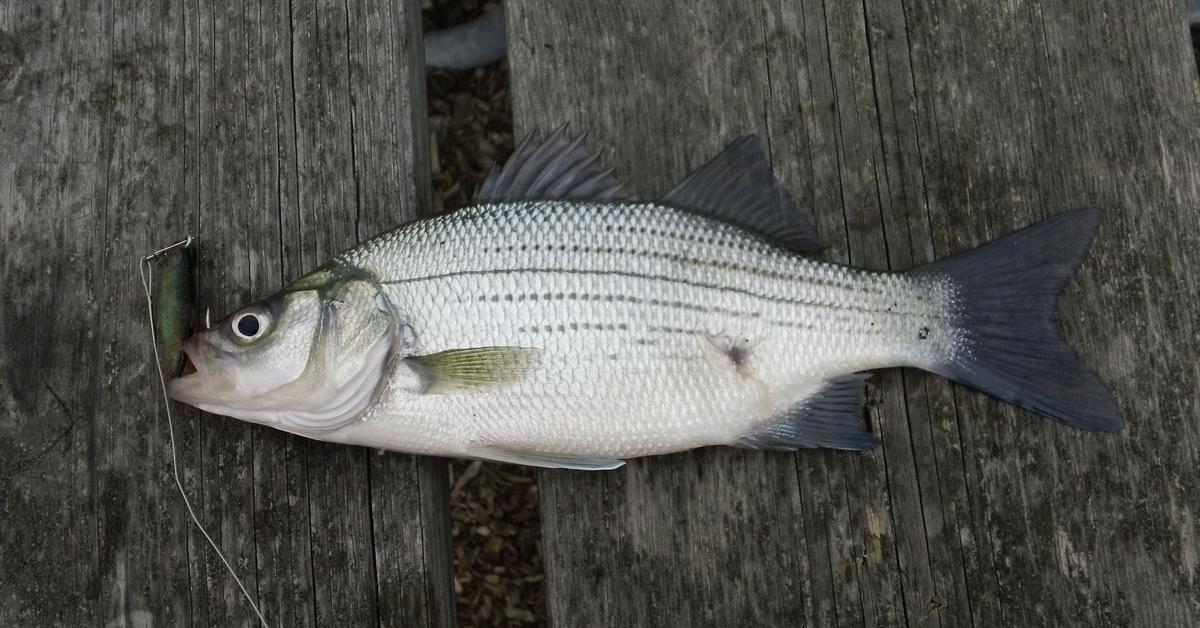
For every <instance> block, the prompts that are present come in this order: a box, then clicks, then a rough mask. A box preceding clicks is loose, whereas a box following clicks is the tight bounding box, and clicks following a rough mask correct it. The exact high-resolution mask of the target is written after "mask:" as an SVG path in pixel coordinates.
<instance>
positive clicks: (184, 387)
mask: <svg viewBox="0 0 1200 628" xmlns="http://www.w3.org/2000/svg"><path fill="white" fill-rule="evenodd" d="M181 349H182V351H183V354H184V355H185V356H186V358H185V362H184V364H185V365H186V364H188V363H190V364H191V365H192V367H193V368H194V369H195V370H194V371H192V372H190V373H184V374H181V375H178V376H176V377H173V378H171V380H170V381H169V382H167V396H168V397H170V398H171V399H174V400H175V401H180V402H183V403H187V404H194V403H196V402H198V401H200V400H201V395H202V393H203V391H204V389H205V388H206V387H205V386H204V382H205V376H206V375H208V373H209V371H210V370H211V363H212V359H213V354H214V353H215V351H216V347H214V346H213V345H212V343H211V342H209V341H208V340H206V339H205V338H204V336H203V335H196V336H193V337H192V338H191V339H190V340H188V341H187V342H185V343H184V344H183V347H181Z"/></svg>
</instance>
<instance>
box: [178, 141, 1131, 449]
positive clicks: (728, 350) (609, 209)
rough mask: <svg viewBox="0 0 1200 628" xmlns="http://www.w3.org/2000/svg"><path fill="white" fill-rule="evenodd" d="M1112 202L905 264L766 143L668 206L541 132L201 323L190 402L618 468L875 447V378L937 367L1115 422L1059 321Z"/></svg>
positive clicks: (730, 154) (280, 420) (1064, 416)
mask: <svg viewBox="0 0 1200 628" xmlns="http://www.w3.org/2000/svg"><path fill="white" fill-rule="evenodd" d="M1100 218H1101V214H1100V212H1099V210H1095V209H1082V210H1075V211H1072V212H1067V213H1064V214H1060V215H1058V216H1055V217H1053V218H1050V219H1048V220H1046V221H1044V222H1041V223H1039V224H1036V225H1034V226H1031V227H1027V228H1025V229H1023V230H1021V231H1018V232H1016V233H1013V234H1010V235H1008V236H1005V237H1003V238H1000V239H999V240H996V241H994V242H991V243H989V244H986V245H984V246H981V247H979V248H977V249H973V250H970V251H967V252H964V253H961V254H959V255H956V256H953V257H950V258H947V259H944V260H940V261H938V262H935V263H933V264H929V265H926V266H923V267H920V268H917V269H914V270H912V271H909V272H905V273H884V272H869V271H863V270H856V269H853V268H848V267H845V266H839V265H836V264H830V263H826V262H821V261H817V260H815V259H812V258H810V257H806V256H805V254H806V253H811V252H812V251H815V250H817V249H818V248H819V246H820V244H819V240H818V239H817V237H816V235H815V234H814V233H813V232H812V230H811V229H810V228H809V226H808V225H807V223H806V222H805V221H804V219H803V218H802V217H801V215H800V213H799V211H798V210H796V208H795V207H793V206H792V205H791V204H790V203H789V202H788V201H787V199H786V198H785V195H784V194H783V193H782V191H781V190H780V188H779V185H778V183H777V182H776V180H775V178H774V176H773V175H772V174H771V171H770V167H769V165H768V163H767V159H766V156H765V155H764V153H763V151H762V149H761V147H760V144H759V141H758V140H757V138H754V137H746V138H743V139H741V140H739V141H738V142H735V143H734V144H732V145H730V146H729V147H728V148H727V149H726V150H725V151H723V152H722V153H721V154H720V155H718V156H717V157H716V158H714V159H713V160H712V161H710V162H709V163H707V164H705V165H704V166H701V167H700V168H699V169H697V170H696V171H695V172H693V173H692V174H690V175H689V176H688V177H687V178H685V179H684V180H683V181H682V182H681V183H680V184H679V185H678V186H676V187H675V189H673V190H672V191H671V192H669V193H668V194H667V195H666V196H665V197H664V198H663V199H662V200H660V201H642V200H637V199H636V198H634V196H633V195H632V193H630V192H629V191H628V188H626V187H625V186H624V185H622V184H621V183H620V182H618V181H617V180H615V179H614V178H613V176H612V175H611V171H606V170H602V169H601V168H600V167H599V166H598V165H597V163H596V158H595V157H594V156H589V155H588V153H587V152H586V150H585V148H584V146H583V138H582V136H580V137H577V138H570V137H568V136H567V135H566V134H565V132H564V131H562V130H560V131H558V132H556V133H554V134H553V135H551V136H550V137H548V138H547V139H546V140H545V141H542V142H534V141H530V140H526V141H525V142H523V143H522V145H521V146H520V147H518V149H517V151H516V153H515V154H514V155H513V157H512V159H511V160H510V161H509V163H508V164H507V165H506V166H505V167H504V168H502V169H500V170H498V171H496V170H494V171H493V172H492V173H490V174H489V176H488V178H487V180H486V181H485V182H484V184H483V185H482V187H481V188H480V191H479V193H478V195H477V200H476V202H475V203H474V204H473V205H472V206H469V207H466V208H464V209H461V210H458V211H455V212H451V213H448V214H443V215H439V216H435V217H432V218H427V219H424V220H420V221H417V222H414V223H411V224H407V225H403V226H401V227H398V228H396V229H394V230H392V231H390V232H387V233H384V234H382V235H380V236H378V237H376V238H374V239H372V240H369V241H367V242H364V243H362V244H361V245H359V246H356V247H354V248H352V249H350V250H349V251H346V252H345V253H342V254H341V255H338V256H336V257H334V258H333V259H332V260H330V261H329V262H328V263H326V264H325V265H323V266H322V267H320V268H318V269H317V270H315V271H313V272H312V273H310V274H308V275H306V276H304V277H301V278H300V279H298V280H296V281H294V282H293V283H291V284H290V285H288V286H287V287H285V288H283V289H282V290H281V291H280V292H278V293H277V294H275V295H274V296H271V297H269V298H267V299H265V300H263V301H261V302H258V303H255V304H253V305H250V306H248V307H246V308H244V309H242V310H240V311H238V312H237V313H235V314H233V315H232V316H230V317H228V318H227V319H225V320H224V321H222V322H220V323H218V324H217V325H216V326H214V327H212V328H210V329H207V330H205V331H203V332H201V333H199V334H197V335H195V336H194V337H193V338H192V339H191V340H189V341H188V343H187V344H186V346H185V351H186V353H187V355H188V357H189V359H190V362H191V365H192V366H191V368H190V369H189V370H190V371H191V370H194V372H190V373H189V374H187V375H184V376H182V377H180V378H177V379H175V380H172V381H171V383H170V394H171V396H172V397H174V398H175V399H177V400H179V401H182V402H185V403H188V404H191V405H193V406H196V407H198V408H201V409H203V410H207V411H210V412H214V413H217V414H224V415H228V416H232V417H236V418H239V419H242V420H245V421H251V422H255V423H262V424H264V425H270V426H272V427H275V428H278V429H281V430H285V431H288V432H293V433H296V434H300V435H303V436H308V437H311V438H316V439H320V440H325V441H331V442H337V443H346V444H354V445H365V446H369V447H378V448H383V449H391V450H397V451H406V452H415V453H420V454H431V455H440V456H456V457H471V458H481V459H487V460H499V461H505V462H515V463H521V464H529V465H537V466H543V467H561V468H572V469H612V468H616V467H618V466H620V465H621V464H622V460H624V459H626V458H631V457H636V456H647V455H653V454H663V453H669V452H676V451H682V450H687V449H692V448H695V447H703V446H708V445H734V446H740V447H755V448H771V449H787V450H791V449H797V448H804V447H830V448H838V449H862V448H867V447H872V446H874V445H876V444H877V443H878V442H879V441H878V438H877V437H876V436H875V435H873V434H872V433H871V432H870V431H869V429H868V426H867V423H866V421H865V420H864V416H863V393H864V386H865V380H866V377H867V375H866V374H865V372H866V371H870V370H873V369H880V368H888V367H897V366H909V367H916V368H920V369H924V370H927V371H932V372H934V373H938V374H940V375H943V376H945V377H948V378H950V379H953V380H955V381H958V382H961V383H963V384H966V385H968V386H971V387H973V388H976V389H979V390H981V391H983V392H985V393H988V394H990V395H993V396H995V397H998V398H1000V399H1003V400H1006V401H1009V402H1011V403H1014V404H1016V405H1018V406H1021V407H1023V408H1027V409H1029V410H1032V411H1034V412H1037V413H1040V414H1043V415H1045V416H1048V417H1050V418H1052V419H1056V420H1058V421H1061V422H1063V423H1066V424H1068V425H1072V426H1075V427H1080V428H1085V429H1090V430H1116V429H1119V428H1120V426H1121V416H1120V413H1119V411H1118V409H1117V406H1116V404H1115V402H1114V401H1113V398H1112V396H1111V394H1110V393H1109V391H1108V390H1107V389H1106V388H1105V386H1104V384H1103V383H1102V382H1101V381H1100V379H1099V378H1098V377H1097V376H1096V375H1095V374H1094V373H1093V372H1091V371H1090V370H1088V369H1087V368H1086V367H1084V366H1083V365H1082V364H1081V363H1080V362H1079V360H1078V358H1077V356H1076V355H1075V353H1074V352H1073V351H1072V350H1071V349H1070V347H1068V346H1067V344H1066V343H1065V342H1064V341H1063V340H1062V338H1061V336H1060V335H1059V333H1058V332H1057V330H1056V329H1055V326H1054V322H1053V316H1054V306H1055V300H1056V298H1057V296H1058V294H1059V293H1060V292H1061V290H1062V288H1063V286H1064V285H1065V284H1066V282H1067V280H1068V279H1069V278H1070V276H1071V274H1072V273H1073V272H1074V270H1075V268H1076V267H1077V266H1078V265H1079V263H1080V262H1081V261H1082V259H1083V258H1084V256H1085V255H1086V253H1087V249H1088V247H1089V245H1090V243H1091V240H1092V238H1093V235H1094V234H1095V231H1096V229H1097V227H1098V225H1099V222H1100Z"/></svg>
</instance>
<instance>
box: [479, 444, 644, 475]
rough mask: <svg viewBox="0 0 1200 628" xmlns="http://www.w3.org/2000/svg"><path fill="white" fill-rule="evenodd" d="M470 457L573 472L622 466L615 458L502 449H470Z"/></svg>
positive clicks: (489, 447) (607, 469) (621, 461)
mask: <svg viewBox="0 0 1200 628" xmlns="http://www.w3.org/2000/svg"><path fill="white" fill-rule="evenodd" d="M470 453H471V455H472V456H475V457H476V458H481V459H483V460H494V461H496V462H508V463H512V464H523V465H527V466H530V467H543V468H546V469H572V470H575V471H611V470H613V469H617V468H620V467H622V466H624V464H625V461H624V460H617V459H616V458H588V457H585V456H573V455H571V454H548V453H543V452H538V451H518V450H513V449H505V448H503V447H495V446H482V447H472V448H471V450H470Z"/></svg>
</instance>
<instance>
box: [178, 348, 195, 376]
mask: <svg viewBox="0 0 1200 628" xmlns="http://www.w3.org/2000/svg"><path fill="white" fill-rule="evenodd" d="M199 372H200V369H198V368H196V363H195V362H193V361H192V356H190V355H188V354H187V352H186V351H185V352H184V353H183V365H182V366H180V367H179V375H176V376H175V377H176V378H179V377H187V376H188V375H191V374H193V373H199Z"/></svg>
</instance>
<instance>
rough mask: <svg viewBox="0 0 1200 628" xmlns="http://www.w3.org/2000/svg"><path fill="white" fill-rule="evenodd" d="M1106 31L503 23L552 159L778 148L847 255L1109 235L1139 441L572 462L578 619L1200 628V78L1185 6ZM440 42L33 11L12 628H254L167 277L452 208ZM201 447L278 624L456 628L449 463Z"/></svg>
mask: <svg viewBox="0 0 1200 628" xmlns="http://www.w3.org/2000/svg"><path fill="white" fill-rule="evenodd" d="M1074 4H1078V5H1079V6H1073V7H1069V8H1068V7H1066V6H1065V4H1064V5H1063V6H1057V5H1056V6H1044V5H1043V3H1040V2H1036V1H1035V0H1013V1H1010V2H1003V3H1000V2H975V1H973V0H904V1H903V2H884V1H878V2H876V1H875V0H868V1H867V2H863V3H854V2H834V1H831V0H826V1H824V2H814V1H812V0H802V1H801V2H782V1H780V0H754V1H749V2H747V1H734V0H722V1H717V0H699V1H696V2H688V3H647V2H640V1H636V0H617V1H615V2H601V3H594V2H584V1H582V0H555V1H554V2H545V3H534V2H528V1H525V0H511V1H510V2H509V3H508V6H509V15H508V20H509V41H510V54H511V67H512V70H513V79H514V86H513V87H514V90H513V91H514V99H515V101H514V106H515V111H516V116H517V121H518V126H519V129H518V132H524V131H528V130H532V129H535V128H541V129H547V128H552V127H556V126H558V125H559V124H561V123H562V122H566V121H570V122H572V123H573V124H574V125H576V127H586V128H590V129H591V130H592V132H593V134H592V143H593V145H594V146H596V147H609V148H611V151H610V152H609V155H608V156H609V160H608V161H609V162H610V163H612V164H613V165H617V166H618V167H619V169H620V171H621V172H622V173H624V174H625V175H626V176H627V178H628V179H630V180H631V181H632V182H633V183H634V184H635V185H636V186H637V188H638V189H640V190H643V191H660V190H665V189H666V188H667V187H668V186H669V184H670V183H671V182H672V181H673V180H674V179H676V178H677V177H679V176H680V175H682V174H683V173H684V172H686V171H687V170H688V168H689V167H691V166H693V165H696V164H698V163H699V162H701V161H703V160H704V159H706V158H707V157H709V156H710V155H712V154H713V153H714V152H715V151H716V150H718V149H719V148H720V147H721V146H723V145H724V144H725V143H727V142H728V141H730V140H732V139H733V138H735V137H736V136H738V135H741V134H744V133H748V132H755V133H758V134H759V135H761V136H762V137H763V138H764V139H765V140H766V142H767V144H768V146H769V148H770V152H771V157H772V160H773V163H774V165H775V168H776V170H777V172H778V174H779V175H780V177H781V178H782V180H783V181H784V183H785V185H786V187H787V188H788V189H789V191H790V192H791V193H792V195H793V197H794V198H795V200H796V201H797V202H798V204H799V205H800V206H801V207H804V208H806V211H808V213H809V214H810V217H812V218H813V219H814V221H815V224H817V225H818V229H819V231H820V232H821V234H822V235H823V236H824V237H825V238H826V239H827V240H828V241H830V242H831V243H832V247H831V249H830V250H829V251H828V252H827V253H826V255H827V256H828V258H829V259H834V260H838V261H843V262H850V263H853V264H855V265H859V266H866V267H871V268H892V269H905V268H908V267H910V266H913V265H916V264H919V263H922V262H926V261H929V260H931V259H934V258H937V257H941V256H944V255H947V254H949V253H951V252H954V251H957V250H961V249H964V248H967V247H969V246H972V245H975V244H978V243H980V242H983V241H985V240H987V239H990V238H992V237H994V236H997V235H1001V234H1003V233H1005V232H1007V231H1010V230H1012V229H1015V228H1017V227H1020V226H1022V225H1025V224H1027V223H1030V222H1032V221H1034V220H1036V219H1038V218H1041V217H1045V216H1047V215H1050V214H1053V213H1056V212H1058V211H1060V210H1063V209H1067V208H1071V207H1075V206H1079V205H1085V204H1088V205H1092V204H1094V205H1101V206H1104V207H1106V208H1108V214H1107V218H1106V221H1105V225H1104V226H1103V228H1102V230H1101V234H1100V237H1099V239H1098V241H1097V243H1096V246H1095V249H1094V253H1093V255H1092V257H1091V258H1090V259H1089V261H1088V262H1087V263H1086V264H1085V266H1084V268H1083V269H1082V271H1081V273H1080V275H1079V276H1078V278H1077V280H1076V281H1074V282H1073V283H1072V285H1071V287H1070V288H1069V290H1068V293H1067V296H1066V298H1065V299H1064V301H1063V307H1062V310H1061V313H1062V320H1063V323H1064V327H1065V329H1066V333H1067V335H1068V336H1069V337H1070V338H1071V339H1072V341H1073V342H1074V344H1075V345H1076V346H1077V347H1079V348H1080V349H1081V352H1082V354H1083V355H1084V357H1085V359H1086V361H1088V362H1089V363H1090V364H1093V365H1095V366H1096V367H1097V368H1098V370H1099V371H1100V373H1101V374H1102V375H1103V376H1104V377H1105V379H1107V380H1108V381H1109V382H1111V384H1112V386H1113V387H1114V389H1115V390H1116V393H1117V396H1118V397H1119V399H1120V401H1121V405H1122V408H1123V409H1124V410H1125V413H1126V417H1127V419H1128V423H1129V426H1128V428H1127V429H1126V430H1125V431H1124V432H1122V433H1121V434H1118V435H1104V434H1087V433H1082V432H1077V431H1072V430H1069V429H1066V428H1063V427H1060V426H1058V425H1056V424H1054V423H1052V422H1050V421H1046V420H1043V419H1039V418H1036V417H1033V416H1031V415H1029V414H1027V413H1024V412H1021V411H1017V410H1014V409H1013V408H1011V407H1009V406H1005V405H1003V404H1000V403H997V402H994V401H991V400H988V399H986V398H984V397H982V396H980V395H977V394H974V393H972V392H969V391H967V390H965V389H962V388H959V387H956V386H952V385H950V384H947V383H946V382H945V381H943V380H940V379H937V378H935V377H931V376H927V375H925V374H922V373H918V372H914V371H903V372H901V371H892V372H886V373H883V374H882V375H881V376H880V377H878V378H877V379H876V380H875V381H876V385H875V386H873V387H872V389H871V398H870V417H871V421H872V423H873V426H874V428H875V429H876V430H877V431H879V432H880V433H881V434H882V435H883V441H884V444H883V447H881V448H880V449H877V450H875V451H871V452H866V453H858V454H843V453H831V452H801V453H797V454H794V455H792V454H781V453H764V452H748V451H738V450H725V449H719V450H705V451H699V452H695V453H690V454H683V455H677V456H670V457H664V458H657V459H650V460H636V461H632V462H631V463H630V464H628V465H627V466H626V467H624V468H623V469H621V470H619V471H616V472H612V473H602V474H592V475H588V474H581V473H570V472H546V473H543V474H542V475H541V478H540V481H541V487H542V495H543V506H542V509H543V510H542V515H543V522H544V524H543V525H544V534H545V548H546V555H547V564H546V569H547V586H548V593H549V595H548V598H549V612H550V616H551V620H552V622H553V624H554V625H557V626H632V625H645V626H652V625H653V626H657V625H680V626H691V625H696V626H700V625H704V626H728V625H747V626H757V625H778V626H792V625H800V624H808V625H862V624H870V625H914V626H915V625H941V626H947V627H949V626H961V625H977V626H991V625H1027V624H1028V625H1038V624H1063V625H1130V626H1133V625H1139V626H1140V625H1146V626H1150V625H1156V626H1157V625H1171V626H1194V625H1197V624H1198V623H1200V592H1198V591H1200V582H1197V579H1198V577H1200V574H1197V571H1198V570H1200V558H1198V555H1200V541H1198V539H1197V521H1196V518H1197V516H1198V515H1200V474H1198V473H1197V468H1198V465H1200V425H1198V423H1197V421H1198V420H1200V397H1198V395H1200V392H1198V391H1200V362H1198V360H1197V356H1198V355H1200V321H1198V319H1197V315H1196V313H1195V309H1194V304H1195V303H1197V302H1200V276H1198V275H1197V274H1196V272H1197V271H1196V270H1195V269H1196V268H1197V267H1200V210H1198V207H1200V179H1198V178H1197V172H1200V128H1198V125H1197V123H1198V122H1200V84H1198V83H1197V81H1196V78H1195V70H1194V68H1193V67H1192V65H1191V56H1190V51H1189V48H1188V44H1187V39H1186V30H1185V26H1184V23H1183V16H1182V9H1181V8H1180V7H1179V6H1177V5H1178V4H1179V3H1178V2H1175V1H1173V0H1147V1H1146V2H1141V3H1127V2H1117V1H1115V0H1106V1H1103V2H1096V3H1086V4H1087V6H1083V5H1084V3H1074ZM419 23H420V20H419V16H418V15H417V7H416V6H415V3H414V2H412V1H411V0H405V1H402V2H387V1H386V0H372V1H369V2H361V3H360V2H350V3H347V2H340V1H332V0H294V1H293V2H291V3H283V2H266V3H249V4H245V5H244V4H243V3H236V4H233V5H230V4H226V3H200V2H196V1H195V0H175V1H168V0H162V1H155V2H137V1H135V0H106V1H103V2H85V3H78V2H72V1H69V0H38V1H29V0H0V32H3V33H7V34H9V35H11V40H10V41H11V42H13V44H14V45H15V48H6V47H5V46H6V45H8V44H6V43H5V42H4V41H3V39H2V38H0V234H2V242H3V244H2V246H3V255H0V281H2V284H0V285H2V286H3V289H4V299H2V300H0V404H2V405H0V624H2V625H6V626H7V625H48V624H56V625H127V624H133V625H167V624H170V625H193V624H196V625H247V624H250V623H253V616H252V614H251V611H250V609H249V607H248V606H247V605H246V603H245V602H244V601H243V600H242V598H241V595H240V593H239V592H238V590H237V588H236V586H235V584H234V583H233V581H232V580H231V579H230V578H229V577H228V576H227V575H226V574H225V571H224V568H223V567H222V566H221V565H220V563H219V562H218V561H217V559H216V558H215V556H214V555H213V554H212V553H211V551H209V549H208V548H207V547H206V545H205V543H204V540H203V539H202V538H201V537H200V536H199V535H198V534H197V533H196V531H195V530H194V529H193V527H192V525H191V523H190V522H189V521H188V519H187V516H186V513H185V511H184V509H183V506H182V503H181V501H180V500H179V497H178V494H177V493H176V492H175V488H174V486H173V483H172V480H171V473H170V457H169V452H168V450H167V443H168V439H167V432H166V424H165V422H164V420H163V416H162V404H161V399H160V398H159V396H158V392H157V388H156V383H155V381H154V370H153V365H152V358H151V354H150V346H149V344H148V336H147V334H148V330H147V327H146V323H145V312H144V310H143V307H144V305H143V300H142V299H143V297H142V294H141V287H140V285H139V283H138V278H137V259H138V258H139V257H140V256H141V255H142V254H144V253H146V252H148V251H150V250H152V249H154V248H156V247H158V246H161V245H163V244H166V243H169V242H171V241H173V240H174V239H176V238H178V237H180V236H181V235H182V234H185V233H194V234H196V235H198V236H199V237H200V238H201V242H202V249H201V251H202V257H201V269H200V291H201V294H202V295H203V297H204V298H205V299H206V301H209V302H211V305H212V306H213V309H214V311H224V310H227V309H229V308H232V307H234V306H236V305H237V304H239V303H242V302H244V301H246V300H247V299H249V298H251V297H254V296H258V295H262V294H265V293H268V292H269V291H271V290H273V289H274V288H275V287H277V286H278V285H279V284H280V283H281V282H282V281H283V280H284V279H286V278H289V277H294V276H296V275H298V274H300V273H301V272H303V271H304V270H307V269H310V268H312V267H313V266H315V265H316V264H317V263H318V262H319V261H320V260H321V259H323V258H324V257H325V256H327V255H328V254H330V253H332V252H334V251H336V250H338V249H340V248H343V247H345V246H347V245H350V244H352V243H353V242H355V241H356V240H357V239H361V238H363V237H366V236H369V235H371V234H373V233H376V232H378V231H381V230H383V229H385V228H387V227H389V226H391V225H393V224H395V223H397V222H399V221H401V220H404V219H408V218H411V217H413V216H415V215H417V214H419V213H421V212H422V211H423V210H424V209H425V208H427V207H428V206H429V199H428V194H429V189H428V187H429V186H428V181H429V173H428V163H429V155H428V151H427V149H426V138H427V135H426V131H425V129H424V126H423V125H424V119H425V118H424V102H423V98H424V94H423V89H424V81H423V76H422V70H421V67H420V64H421V58H420V57H421V55H420V45H419V44H420V40H419V32H418V30H419ZM12 50H15V51H16V52H15V53H12ZM5 54H8V56H7V57H5V56H4V55H5ZM12 59H15V60H16V62H15V63H11V62H9V61H7V60H12ZM176 427H177V430H178V437H179V440H180V456H181V463H182V465H183V468H184V469H185V477H184V482H185V486H186V487H187V490H188V491H189V493H190V495H191V496H192V499H193V501H194V502H195V503H196V506H197V510H198V514H199V515H200V518H201V519H202V520H203V521H204V522H205V524H206V525H207V526H208V528H209V530H210V532H211V533H212V534H213V536H214V537H215V538H216V540H217V542H218V543H219V544H221V546H222V547H223V548H225V550H226V553H227V554H228V556H229V557H230V559H231V560H232V562H233V563H234V565H235V567H236V568H237V570H238V572H239V573H240V574H241V575H242V577H243V578H244V579H246V581H247V584H248V585H249V587H250V589H251V591H252V592H253V593H254V594H255V595H256V597H258V599H259V600H260V603H261V604H262V606H263V610H264V612H265V613H266V614H267V617H268V618H269V619H270V620H271V622H272V623H273V624H274V625H287V626H291V625H337V626H343V625H346V626H349V625H372V624H378V625H397V626H418V625H443V626H445V625H451V624H452V623H453V593H452V589H451V586H450V576H449V551H448V543H449V541H448V530H447V521H446V518H447V510H446V473H445V468H444V465H443V463H442V462H440V461H437V460H431V459H418V458H414V457H410V456H402V455H393V454H381V453H377V452H373V451H369V450H365V449H356V448H344V447H335V446H331V445H324V444H320V443H316V442H312V441H307V440H304V439H300V438H296V437H291V436H288V435H285V434H283V433H279V432H275V431H273V430H270V429H267V428H260V427H251V426H248V425H246V424H243V423H239V422H234V421H228V420H223V419H214V418H212V417H207V416H201V415H200V414H199V413H195V412H187V411H183V412H181V414H180V415H179V417H178V421H177V426H176Z"/></svg>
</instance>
